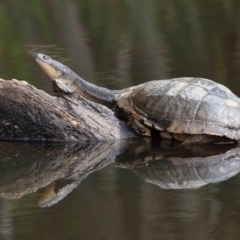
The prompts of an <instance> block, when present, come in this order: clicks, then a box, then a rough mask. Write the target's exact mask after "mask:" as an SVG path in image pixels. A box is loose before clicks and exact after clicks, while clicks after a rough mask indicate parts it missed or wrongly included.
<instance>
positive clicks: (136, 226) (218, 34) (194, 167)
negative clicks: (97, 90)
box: [0, 0, 240, 240]
mask: <svg viewBox="0 0 240 240" xmlns="http://www.w3.org/2000/svg"><path fill="white" fill-rule="evenodd" d="M239 51H240V5H239V3H238V1H236V0H220V1H214V0H209V1H197V0H191V1H190V0H179V1H158V0H148V1H147V0H138V1H137V0H132V1H129V0H122V1H120V0H115V1H110V0H104V1H84V0H71V1H57V0H49V1H40V0H35V1H27V0H18V1H12V0H6V1H1V2H0V77H1V78H4V79H12V78H17V79H24V80H26V81H28V82H30V83H31V84H33V85H35V86H36V87H37V88H40V89H43V90H45V91H47V92H48V93H51V91H52V87H51V81H50V80H49V79H48V77H47V76H45V75H44V73H43V72H42V70H41V69H40V68H39V66H38V65H37V64H36V63H35V60H34V57H35V54H36V53H38V52H41V53H45V54H48V55H50V56H51V57H53V58H55V59H57V60H59V61H61V62H63V63H64V64H66V65H68V66H69V67H70V68H72V69H73V70H74V71H76V72H77V73H78V74H79V75H80V76H81V77H83V78H85V79H86V80H89V81H91V82H93V83H96V84H98V85H101V86H105V87H109V88H111V89H122V88H124V87H128V86H132V85H136V84H140V83H143V82H146V81H149V80H153V79H164V78H165V79H166V78H174V77H183V76H184V77H186V76H188V77H191V76H194V77H203V78H208V79H212V80H215V81H216V82H219V83H222V84H224V85H226V86H227V87H229V88H230V89H231V90H232V91H233V92H234V93H235V94H237V95H238V96H240V84H239V73H240V71H239V69H240V68H239V65H240V52H239ZM145 141H146V140H145ZM0 152H1V154H0V156H1V161H0V165H1V167H0V196H1V198H0V239H3V240H5V239H7V240H8V239H17V240H21V239H34V240H35V239H36V240H37V239H51V240H55V239H150V240H151V239H204V240H208V239H221V240H222V239H239V237H240V230H239V224H240V218H239V211H240V194H239V189H240V177H239V176H240V175H239V174H238V172H239V170H240V165H239V149H238V148H236V147H235V146H223V145H220V146H218V147H217V148H212V147H210V148H205V149H199V148H194V149H184V150H181V149H178V148H176V146H175V147H174V148H173V147H172V146H171V143H170V142H162V143H149V142H148V141H146V142H144V141H143V142H141V143H134V142H132V141H130V142H122V141H120V142H119V141H118V142H110V143H105V144H103V143H98V144H93V145H92V144H83V143H82V144H73V143H71V144H45V145H37V144H20V143H1V144H0ZM153 159H155V160H153Z"/></svg>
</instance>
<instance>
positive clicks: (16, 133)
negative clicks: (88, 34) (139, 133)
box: [0, 79, 136, 141]
mask: <svg viewBox="0 0 240 240" xmlns="http://www.w3.org/2000/svg"><path fill="white" fill-rule="evenodd" d="M53 88H54V95H53V96H52V95H49V94H47V93H46V92H44V91H42V90H39V89H37V88H35V87H34V86H32V85H30V84H28V83H27V82H25V81H18V80H16V79H13V80H3V79H0V139H2V140H4V139H5V140H14V139H15V140H40V141H46V140H66V141H103V140H109V139H124V138H132V137H136V135H135V133H134V132H133V131H132V129H131V128H130V127H129V126H128V125H127V124H125V123H124V122H122V121H121V120H119V119H118V118H116V117H115V115H114V113H113V111H112V110H111V109H109V108H107V107H105V106H102V105H100V104H97V103H93V102H91V101H88V100H86V99H85V98H83V97H82V96H80V95H78V94H77V93H75V92H74V89H72V88H71V86H70V85H65V83H63V82H61V81H58V80H56V81H53Z"/></svg>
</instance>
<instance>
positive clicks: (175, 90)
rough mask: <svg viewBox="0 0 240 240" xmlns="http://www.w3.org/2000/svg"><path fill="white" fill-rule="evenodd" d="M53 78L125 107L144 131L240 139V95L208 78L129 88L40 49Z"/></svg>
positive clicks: (184, 137)
mask: <svg viewBox="0 0 240 240" xmlns="http://www.w3.org/2000/svg"><path fill="white" fill-rule="evenodd" d="M36 60H37V62H38V63H39V65H40V66H41V67H42V68H43V70H44V71H45V72H46V73H47V75H48V76H49V77H50V78H51V79H52V80H54V79H61V80H63V81H67V82H68V83H70V84H71V85H72V86H74V88H75V89H76V92H78V93H79V94H81V95H82V96H83V97H85V98H86V99H89V100H91V101H93V102H96V103H100V104H103V105H106V106H108V107H109V108H111V109H113V111H115V112H116V113H117V112H118V113H119V112H122V113H124V114H123V115H124V116H125V119H126V120H127V121H128V122H129V124H131V126H132V127H133V128H134V129H136V130H137V131H138V132H139V133H141V134H143V135H147V136H159V134H160V135H161V136H162V137H164V138H174V139H176V140H178V141H181V142H185V143H188V142H202V143H210V142H212V143H213V142H219V141H229V140H232V141H239V140H240V99H239V98H238V97H237V96H236V95H234V94H233V93H232V92H231V91H230V90H229V89H228V88H226V87H225V86H223V85H221V84H218V83H216V82H214V81H211V80H208V79H203V78H192V77H190V78H175V79H169V80H155V81H150V82H147V83H144V84H141V85H138V86H134V87H130V88H126V89H123V90H109V89H107V88H102V87H98V86H96V85H94V84H91V83H89V82H87V81H85V80H83V79H82V78H81V77H79V76H78V75H77V74H76V73H74V72H73V71H72V70H71V69H69V68H68V67H66V66H65V65H63V64H61V63H59V62H58V61H56V60H53V59H51V58H50V57H49V56H46V55H43V54H38V55H37V57H36Z"/></svg>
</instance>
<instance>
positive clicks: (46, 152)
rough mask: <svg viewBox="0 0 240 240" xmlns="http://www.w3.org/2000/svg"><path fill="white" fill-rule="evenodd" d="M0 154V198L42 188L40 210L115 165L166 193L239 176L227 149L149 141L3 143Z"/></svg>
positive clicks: (233, 150) (235, 156) (235, 151)
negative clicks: (131, 171) (129, 170)
mask: <svg viewBox="0 0 240 240" xmlns="http://www.w3.org/2000/svg"><path fill="white" fill-rule="evenodd" d="M219 146H220V147H219ZM0 154H1V161H0V196H1V197H4V198H6V199H18V198H21V197H22V196H24V195H26V194H29V193H33V192H36V191H37V190H38V189H39V188H45V190H44V192H43V194H42V195H41V197H40V199H39V206H40V207H49V206H52V205H54V204H56V203H58V202H59V201H60V200H62V199H63V198H65V197H66V196H67V195H68V194H69V193H70V192H72V190H73V189H75V188H76V187H77V186H78V185H79V184H80V183H81V181H82V180H83V179H85V178H86V177H87V176H88V175H89V174H91V173H93V172H95V171H98V170H101V169H102V168H104V167H105V166H107V165H108V164H110V163H112V162H113V161H114V160H116V166H117V167H121V168H128V169H131V170H133V171H134V172H135V173H136V174H137V175H138V176H139V177H141V178H143V179H145V180H146V181H147V182H149V183H152V184H156V185H158V186H159V187H161V188H168V189H186V188H198V187H201V186H204V185H206V184H209V183H217V182H221V181H224V180H227V179H229V178H230V177H232V176H235V175H236V174H238V172H239V171H240V147H239V146H236V145H230V144H229V145H211V146H195V147H189V148H186V147H185V148H179V147H172V146H171V142H168V141H166V142H162V143H156V142H154V143H151V140H150V139H145V140H141V141H140V140H135V141H133V140H129V141H115V142H105V143H94V144H89V143H85V144H84V143H82V144H79V143H78V144H76V143H71V144H50V143H49V144H44V145H42V144H40V145H39V144H19V143H18V144H16V143H3V142H2V143H0ZM116 158H117V159H116Z"/></svg>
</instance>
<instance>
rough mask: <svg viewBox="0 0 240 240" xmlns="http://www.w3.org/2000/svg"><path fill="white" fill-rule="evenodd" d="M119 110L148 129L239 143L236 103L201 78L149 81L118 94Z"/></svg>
mask: <svg viewBox="0 0 240 240" xmlns="http://www.w3.org/2000/svg"><path fill="white" fill-rule="evenodd" d="M115 99H116V101H117V105H118V106H119V108H120V109H122V110H123V111H124V112H126V113H127V115H129V116H132V117H133V118H134V119H137V120H138V121H139V122H141V123H143V124H144V125H145V126H147V127H148V128H154V129H157V130H159V131H163V132H170V133H180V134H181V133H186V134H207V135H216V136H225V137H227V138H229V139H233V140H240V99H239V98H238V97H237V96H236V95H234V94H233V93H232V92H231V91H230V90H229V89H228V88H226V87H225V86H223V85H221V84H218V83H216V82H214V81H211V80H208V79H202V78H175V79H171V80H156V81H150V82H147V83H144V84H141V85H138V86H135V87H130V88H127V89H123V90H121V91H119V92H118V93H117V94H116V95H115Z"/></svg>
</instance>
